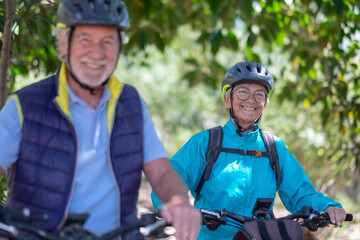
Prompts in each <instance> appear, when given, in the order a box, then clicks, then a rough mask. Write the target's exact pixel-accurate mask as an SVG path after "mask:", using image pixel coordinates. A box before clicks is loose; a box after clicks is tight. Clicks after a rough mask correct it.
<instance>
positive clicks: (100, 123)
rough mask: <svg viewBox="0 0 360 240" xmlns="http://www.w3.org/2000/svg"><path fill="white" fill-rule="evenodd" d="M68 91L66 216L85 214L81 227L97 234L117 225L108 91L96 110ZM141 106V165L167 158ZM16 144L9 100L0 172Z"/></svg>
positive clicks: (1, 119) (0, 126)
mask: <svg viewBox="0 0 360 240" xmlns="http://www.w3.org/2000/svg"><path fill="white" fill-rule="evenodd" d="M68 91H69V110H70V114H71V118H72V122H73V124H74V127H75V129H76V133H77V138H78V140H79V143H78V144H79V146H78V149H79V151H78V160H77V169H76V176H75V185H74V186H75V188H74V191H73V194H72V197H71V202H70V208H69V213H89V214H90V217H89V218H88V220H87V221H86V223H85V227H86V228H87V229H89V230H91V231H92V232H94V233H96V234H97V235H99V234H103V233H105V232H107V231H110V230H112V229H114V228H115V227H118V226H119V225H120V221H119V216H118V212H119V211H120V210H119V209H120V206H119V202H120V201H119V196H120V192H119V191H118V189H117V187H116V185H115V178H114V176H113V173H112V170H111V169H110V167H109V166H110V164H111V163H110V160H109V159H108V158H107V155H108V153H107V147H108V145H109V136H108V131H107V118H106V105H107V101H108V99H109V98H110V92H109V90H108V88H107V87H106V88H105V91H104V94H103V96H102V98H101V101H100V104H99V107H98V108H97V109H93V108H92V107H90V106H89V105H88V104H87V103H85V102H84V101H83V100H82V99H80V98H78V97H77V96H76V95H75V94H73V92H72V91H71V89H70V88H69V87H68ZM141 105H142V112H143V119H144V163H147V162H150V161H152V160H155V159H158V158H164V157H165V158H167V157H168V155H167V153H166V151H165V149H164V147H163V145H162V143H161V141H160V140H159V138H158V136H157V134H156V131H155V129H154V125H153V122H152V120H151V118H150V114H149V111H148V109H147V108H146V105H145V103H144V101H143V99H141ZM20 141H21V124H20V119H19V113H18V109H17V105H16V101H15V100H14V99H13V98H10V99H9V100H8V101H7V103H6V104H5V106H4V108H3V109H2V111H1V112H0V166H1V167H2V168H3V169H4V170H7V169H8V168H9V167H10V166H11V164H13V163H14V162H15V161H16V160H17V158H18V151H19V147H20Z"/></svg>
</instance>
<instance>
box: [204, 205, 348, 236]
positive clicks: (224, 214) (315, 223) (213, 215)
mask: <svg viewBox="0 0 360 240" xmlns="http://www.w3.org/2000/svg"><path fill="white" fill-rule="evenodd" d="M200 212H201V214H202V216H203V225H206V227H207V228H208V229H209V230H211V231H214V230H216V229H217V228H218V227H219V226H220V225H230V226H234V227H238V228H241V226H242V224H244V223H245V222H249V221H254V220H257V219H258V218H256V217H252V218H250V217H245V216H241V215H238V214H235V213H232V212H229V211H227V210H226V209H223V210H220V211H219V210H212V211H210V210H207V209H200ZM229 219H232V220H234V221H235V222H236V223H234V222H231V223H230V222H229ZM278 219H291V220H300V219H302V221H301V222H299V223H300V225H301V226H302V227H306V228H307V229H308V230H309V231H317V230H318V228H319V227H325V226H327V225H328V224H332V223H331V221H330V217H329V215H328V214H327V213H326V212H323V211H313V209H312V208H311V207H304V208H303V209H302V210H301V211H300V212H298V213H294V214H290V215H288V216H285V217H282V218H278ZM352 220H353V215H352V214H350V213H347V214H346V218H345V221H352ZM229 223H230V224H229Z"/></svg>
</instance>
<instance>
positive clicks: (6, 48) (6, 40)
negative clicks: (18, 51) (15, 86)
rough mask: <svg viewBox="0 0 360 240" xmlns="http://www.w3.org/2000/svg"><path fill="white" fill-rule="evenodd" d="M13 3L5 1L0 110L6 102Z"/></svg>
mask: <svg viewBox="0 0 360 240" xmlns="http://www.w3.org/2000/svg"><path fill="white" fill-rule="evenodd" d="M14 13H15V10H14V1H13V0H6V20H5V26H4V37H3V45H2V51H1V62H0V109H1V108H2V107H3V106H4V104H5V101H6V80H7V70H8V67H9V59H10V43H11V26H12V23H13V19H14Z"/></svg>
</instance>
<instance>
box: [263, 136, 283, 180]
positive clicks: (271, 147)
mask: <svg viewBox="0 0 360 240" xmlns="http://www.w3.org/2000/svg"><path fill="white" fill-rule="evenodd" d="M260 132H261V134H262V136H263V139H264V143H265V148H266V151H267V152H269V161H270V166H271V168H272V169H273V170H274V171H275V176H276V183H277V186H279V184H280V179H281V176H280V164H279V156H278V153H277V150H276V145H275V141H274V137H273V136H272V135H271V134H270V133H268V132H266V131H263V130H260Z"/></svg>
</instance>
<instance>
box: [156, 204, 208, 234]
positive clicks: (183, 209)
mask: <svg viewBox="0 0 360 240" xmlns="http://www.w3.org/2000/svg"><path fill="white" fill-rule="evenodd" d="M159 211H160V215H161V217H163V218H164V219H166V221H167V222H168V223H170V224H171V225H172V226H173V227H174V228H175V231H176V232H175V237H176V239H177V240H196V238H197V236H198V234H199V230H200V226H201V223H202V220H201V219H202V218H201V214H200V212H199V211H198V210H197V209H196V208H194V207H193V206H191V205H190V203H189V202H188V200H186V201H181V200H178V201H176V200H175V201H170V202H168V203H167V204H164V205H163V206H161V207H160V208H159Z"/></svg>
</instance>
